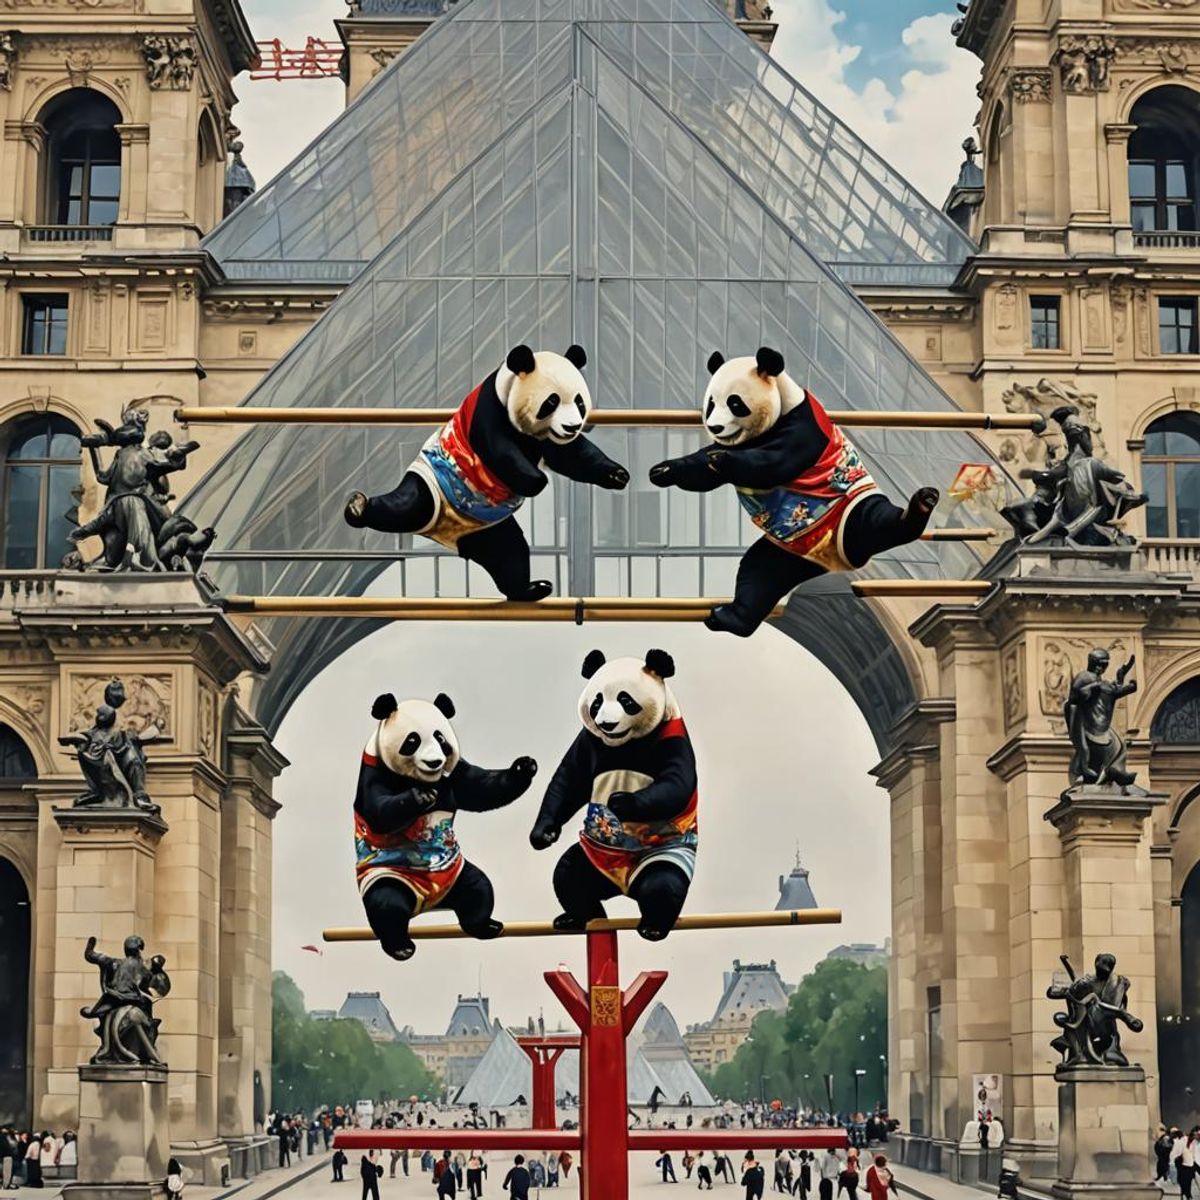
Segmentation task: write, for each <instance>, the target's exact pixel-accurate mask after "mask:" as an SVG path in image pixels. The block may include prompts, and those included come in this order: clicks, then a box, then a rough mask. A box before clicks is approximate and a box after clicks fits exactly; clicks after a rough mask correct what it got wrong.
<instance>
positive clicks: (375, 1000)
mask: <svg viewBox="0 0 1200 1200" xmlns="http://www.w3.org/2000/svg"><path fill="white" fill-rule="evenodd" d="M337 1015H338V1017H339V1019H341V1020H343V1021H358V1022H359V1024H361V1025H362V1026H363V1028H365V1029H366V1031H367V1033H368V1034H369V1035H370V1038H371V1040H372V1041H373V1042H395V1041H398V1040H399V1038H400V1030H398V1029H397V1028H396V1024H395V1022H394V1021H393V1020H392V1014H391V1013H390V1012H388V1007H387V1005H386V1004H384V1002H383V997H382V996H381V995H380V994H379V993H378V992H351V993H350V994H349V995H348V996H347V997H346V999H345V1000H344V1001H343V1002H342V1007H341V1008H340V1009H338V1013H337ZM313 1016H316V1014H315V1013H314V1014H313Z"/></svg>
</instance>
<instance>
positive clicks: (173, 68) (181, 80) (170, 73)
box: [142, 33, 196, 92]
mask: <svg viewBox="0 0 1200 1200" xmlns="http://www.w3.org/2000/svg"><path fill="white" fill-rule="evenodd" d="M142 57H143V58H144V59H145V60H146V82H147V83H148V84H149V85H150V87H151V89H152V90H154V91H159V90H161V89H163V88H167V89H169V90H171V91H173V92H186V91H188V90H189V89H190V88H191V86H192V79H193V77H194V76H195V74H196V47H195V46H194V45H193V44H192V42H191V39H190V38H186V37H164V36H163V35H162V34H158V33H150V34H147V35H146V36H145V37H144V38H143V39H142Z"/></svg>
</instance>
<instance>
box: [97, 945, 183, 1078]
mask: <svg viewBox="0 0 1200 1200" xmlns="http://www.w3.org/2000/svg"><path fill="white" fill-rule="evenodd" d="M145 948H146V943H145V942H143V941H142V939H141V938H140V937H138V936H137V935H136V934H135V935H134V936H132V937H127V938H126V939H125V956H124V957H123V958H110V957H109V956H108V955H107V954H100V953H99V952H98V951H97V950H96V939H95V938H94V937H91V938H88V942H87V948H86V949H85V950H84V952H83V957H84V958H85V959H86V960H87V961H88V962H90V963H93V964H94V965H95V966H97V967H99V968H100V999H99V1000H97V1001H96V1003H95V1004H93V1005H91V1006H90V1007H88V1008H81V1009H80V1010H79V1015H80V1016H81V1017H84V1018H86V1019H87V1020H89V1021H98V1022H99V1024H98V1025H97V1027H96V1036H97V1037H98V1038H99V1039H100V1049H99V1050H97V1051H96V1053H95V1054H94V1055H92V1060H91V1061H92V1063H93V1064H108V1063H130V1064H149V1063H155V1064H160V1063H162V1059H161V1058H160V1057H159V1054H158V1048H157V1042H158V1027H159V1025H160V1024H161V1022H160V1021H159V1020H157V1019H156V1018H155V1016H154V1014H153V1011H152V1010H153V1006H154V1003H155V1001H156V1000H161V999H162V997H163V996H165V995H166V994H167V993H168V992H169V991H170V990H171V980H170V977H169V976H168V975H167V973H166V971H165V970H164V967H165V965H166V959H165V958H163V956H162V955H161V954H156V955H155V956H154V957H153V958H151V960H150V962H149V963H146V962H145V961H144V960H143V958H142V951H143V950H145Z"/></svg>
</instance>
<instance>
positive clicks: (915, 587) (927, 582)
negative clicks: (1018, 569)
mask: <svg viewBox="0 0 1200 1200" xmlns="http://www.w3.org/2000/svg"><path fill="white" fill-rule="evenodd" d="M992 586H993V585H992V584H991V583H989V582H988V580H986V579H861V580H857V581H855V582H853V583H851V584H850V587H851V589H852V590H853V592H854V594H855V595H856V596H877V597H884V596H956V597H966V598H968V599H969V598H978V597H980V596H986V595H987V594H988V592H990V591H991V590H992Z"/></svg>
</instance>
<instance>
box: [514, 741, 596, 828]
mask: <svg viewBox="0 0 1200 1200" xmlns="http://www.w3.org/2000/svg"><path fill="white" fill-rule="evenodd" d="M592 781H593V754H592V737H591V734H589V733H588V732H587V730H586V729H581V730H580V731H579V734H578V736H577V737H576V738H575V740H574V741H573V742H572V743H571V748H570V749H569V750H568V751H567V752H566V754H564V755H563V758H562V762H560V763H559V764H558V770H556V771H555V772H554V775H553V776H552V778H551V780H550V782H549V783H548V784H547V785H546V795H545V796H544V797H543V799H542V807H541V808H540V809H539V810H538V816H537V820H536V821H535V822H534V826H533V832H532V833H531V834H530V835H529V840H530V842H531V843H532V844H533V848H534V849H535V850H545V849H546V847H547V846H550V845H552V844H553V843H554V842H555V841H557V840H558V835H559V834H560V833H561V832H562V827H563V825H564V824H566V822H567V821H569V820H570V819H571V818H572V817H573V816H574V815H575V814H576V813H577V812H578V811H579V810H580V809H581V808H582V807H583V806H584V805H585V804H586V803H587V802H588V801H589V800H590V799H591V798H592Z"/></svg>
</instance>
